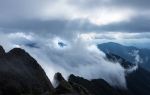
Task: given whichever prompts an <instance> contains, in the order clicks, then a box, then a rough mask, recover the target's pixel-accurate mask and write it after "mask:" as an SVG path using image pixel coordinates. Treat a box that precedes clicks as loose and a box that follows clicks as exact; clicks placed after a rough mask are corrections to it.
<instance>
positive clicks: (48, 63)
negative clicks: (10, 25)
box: [0, 32, 126, 88]
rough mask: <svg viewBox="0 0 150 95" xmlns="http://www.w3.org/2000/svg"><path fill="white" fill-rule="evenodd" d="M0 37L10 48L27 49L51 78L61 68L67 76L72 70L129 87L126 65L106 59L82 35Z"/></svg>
mask: <svg viewBox="0 0 150 95" xmlns="http://www.w3.org/2000/svg"><path fill="white" fill-rule="evenodd" d="M0 37H1V41H0V44H1V45H3V46H4V47H5V48H6V49H7V51H9V50H10V49H12V48H14V47H21V48H23V49H25V50H26V51H28V52H29V53H30V54H31V55H32V56H33V57H34V58H35V59H36V60H37V61H38V63H39V64H40V65H41V66H42V67H43V68H44V70H45V71H46V73H47V75H48V77H49V78H50V80H51V81H53V76H54V74H55V73H56V72H61V73H62V74H63V76H64V77H65V78H66V79H67V78H68V76H69V75H70V74H75V75H77V76H81V77H84V78H86V79H89V80H90V79H98V78H102V79H104V80H106V81H107V82H108V83H109V84H111V85H113V86H117V87H123V88H126V79H125V75H126V74H125V69H124V68H123V67H122V66H121V65H120V64H119V63H117V62H110V61H107V60H105V54H104V53H103V52H102V51H100V50H99V49H97V47H96V45H94V44H92V43H89V42H88V41H86V40H85V39H84V37H83V36H81V35H77V36H76V37H74V38H73V39H67V40H65V39H63V38H61V37H58V36H50V38H48V37H42V36H39V35H36V34H33V33H28V34H25V33H23V32H16V33H8V34H5V33H1V36H0Z"/></svg>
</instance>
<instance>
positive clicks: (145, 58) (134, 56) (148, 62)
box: [97, 42, 150, 71]
mask: <svg viewBox="0 0 150 95" xmlns="http://www.w3.org/2000/svg"><path fill="white" fill-rule="evenodd" d="M97 47H98V48H99V49H100V50H102V51H103V52H105V53H113V54H116V55H118V56H120V57H122V58H124V59H125V60H127V61H129V62H131V63H139V64H140V65H141V66H142V67H143V68H145V69H146V70H149V71H150V50H149V49H139V48H136V47H133V46H123V45H120V44H118V43H113V42H109V43H103V44H98V45H97Z"/></svg>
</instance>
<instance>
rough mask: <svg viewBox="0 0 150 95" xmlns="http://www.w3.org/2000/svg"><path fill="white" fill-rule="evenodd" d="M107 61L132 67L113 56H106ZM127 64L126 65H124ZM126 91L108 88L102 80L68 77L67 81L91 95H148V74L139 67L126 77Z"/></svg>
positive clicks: (149, 76)
mask: <svg viewBox="0 0 150 95" xmlns="http://www.w3.org/2000/svg"><path fill="white" fill-rule="evenodd" d="M107 57H108V60H111V61H116V60H117V59H118V60H122V61H121V62H122V63H121V65H122V66H123V67H125V68H126V69H127V68H129V67H131V66H134V65H132V63H130V62H129V63H128V61H126V60H125V59H123V58H121V57H119V56H117V55H115V54H110V55H109V54H107ZM126 64H128V65H126ZM126 80H127V89H121V88H116V87H112V86H110V85H109V84H108V83H107V82H106V81H105V80H103V79H93V80H91V81H89V80H87V79H84V78H82V77H78V76H74V75H70V77H69V81H71V82H74V83H77V84H80V85H82V86H83V87H85V88H86V89H87V90H88V91H89V92H90V93H92V94H93V95H150V91H149V90H150V72H148V71H147V70H145V69H143V68H142V67H140V66H139V68H138V69H137V70H135V71H134V72H132V73H130V74H128V75H126Z"/></svg>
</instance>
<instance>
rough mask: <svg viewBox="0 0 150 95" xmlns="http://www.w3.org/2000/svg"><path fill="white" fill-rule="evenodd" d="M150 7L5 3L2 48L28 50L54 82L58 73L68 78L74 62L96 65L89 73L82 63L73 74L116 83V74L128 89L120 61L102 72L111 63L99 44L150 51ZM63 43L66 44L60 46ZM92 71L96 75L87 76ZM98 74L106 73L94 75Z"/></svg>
mask: <svg viewBox="0 0 150 95" xmlns="http://www.w3.org/2000/svg"><path fill="white" fill-rule="evenodd" d="M149 4H150V0H0V44H1V45H2V46H3V47H4V48H5V49H6V51H9V50H10V49H12V48H14V47H21V48H24V49H25V50H27V51H28V52H29V53H30V54H31V55H32V56H33V57H34V58H36V59H37V60H38V62H39V63H40V64H41V65H42V67H43V68H44V69H45V71H46V73H47V74H48V76H49V78H50V79H52V75H53V74H54V73H55V72H56V71H60V72H63V75H66V76H68V75H69V74H70V73H67V72H68V71H71V70H70V69H72V68H70V67H72V64H77V63H78V64H79V63H83V64H85V63H93V64H94V65H92V66H91V65H87V68H86V69H85V70H83V66H82V65H77V66H75V67H77V68H74V69H73V70H72V72H71V73H74V74H77V73H78V74H79V75H81V76H84V77H86V78H89V79H91V78H98V77H101V78H103V79H105V80H107V81H108V82H109V83H112V82H111V80H109V78H110V77H112V76H110V75H111V74H110V73H108V72H111V71H113V72H112V73H113V75H114V76H117V77H118V76H121V77H119V78H118V80H119V81H120V80H121V81H120V84H123V85H124V86H125V79H124V78H125V74H124V69H123V68H122V67H121V66H120V65H118V63H115V64H113V65H112V67H113V68H114V69H111V70H110V68H112V67H110V66H108V65H104V64H101V65H100V66H102V67H105V68H107V70H102V71H99V68H96V67H97V64H99V61H100V62H103V63H108V64H109V63H110V62H107V61H106V60H104V56H105V55H104V54H103V53H102V52H101V51H98V50H97V49H96V48H93V45H96V44H99V43H104V42H117V43H121V44H123V45H131V46H136V47H139V48H150V46H149V44H150V27H149V25H150V6H149ZM59 42H63V43H64V46H61V47H60V46H59V44H58V43H59ZM75 51H76V52H75ZM91 51H92V54H93V53H94V54H93V55H95V56H94V57H93V56H91ZM95 51H96V52H98V53H96V52H95ZM41 52H42V53H41ZM82 52H84V53H85V52H86V53H87V54H86V55H85V54H83V53H82ZM99 52H101V53H100V54H99ZM97 56H101V57H100V58H98V57H97ZM87 58H89V59H91V60H87ZM83 59H86V60H83ZM56 63H57V64H56ZM43 64H44V65H43ZM58 64H59V66H58ZM66 64H70V66H66ZM49 65H50V66H49ZM56 65H57V66H56ZM60 65H61V66H60ZM73 66H74V65H73ZM50 67H53V68H50ZM56 68H57V69H59V70H55V69H56ZM95 68H96V70H95ZM78 69H79V72H78ZM90 70H93V72H88V73H90V74H87V73H86V72H87V71H90ZM50 72H53V73H50ZM97 72H103V73H106V74H105V75H102V74H101V75H100V76H97V75H96V76H91V75H95V73H97ZM117 72H122V73H121V75H120V74H118V73H117ZM108 77H109V78H108ZM113 85H116V84H113Z"/></svg>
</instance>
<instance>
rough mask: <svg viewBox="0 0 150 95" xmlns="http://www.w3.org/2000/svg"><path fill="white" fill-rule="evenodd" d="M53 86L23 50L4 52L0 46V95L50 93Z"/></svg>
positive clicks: (47, 94) (48, 94) (38, 94)
mask: <svg viewBox="0 0 150 95" xmlns="http://www.w3.org/2000/svg"><path fill="white" fill-rule="evenodd" d="M52 92H53V87H52V85H51V83H50V81H49V79H48V77H47V76H46V74H45V72H44V70H43V69H42V68H41V66H40V65H39V64H38V63H37V62H36V60H34V59H33V58H32V57H31V56H30V55H29V54H28V53H26V52H25V51H24V50H22V49H19V48H15V49H12V50H11V51H9V52H8V53H5V51H4V49H3V48H2V47H1V46H0V95H29V94H34V95H41V94H45V95H51V93H52Z"/></svg>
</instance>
